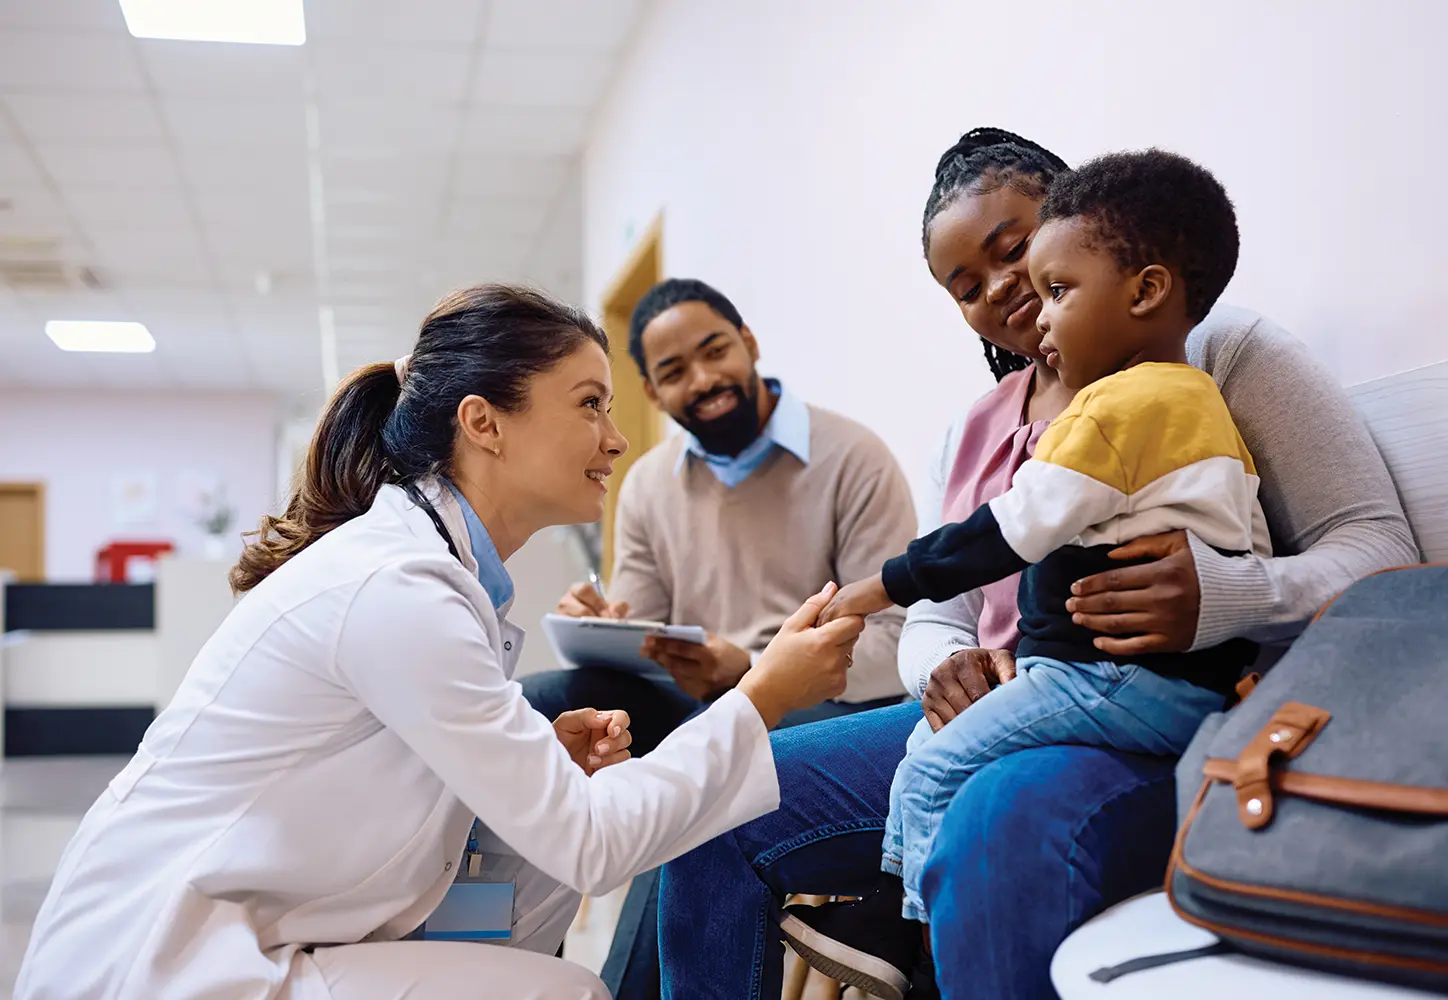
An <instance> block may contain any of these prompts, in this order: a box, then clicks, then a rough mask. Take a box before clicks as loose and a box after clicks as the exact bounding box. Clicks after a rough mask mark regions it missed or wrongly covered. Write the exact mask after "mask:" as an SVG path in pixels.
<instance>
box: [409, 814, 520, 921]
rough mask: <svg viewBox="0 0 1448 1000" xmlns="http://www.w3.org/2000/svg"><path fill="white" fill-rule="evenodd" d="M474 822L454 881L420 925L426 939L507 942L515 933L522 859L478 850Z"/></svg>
mask: <svg viewBox="0 0 1448 1000" xmlns="http://www.w3.org/2000/svg"><path fill="white" fill-rule="evenodd" d="M478 832H479V829H478V823H477V821H474V822H473V829H472V832H471V833H469V835H468V846H467V850H465V851H464V852H463V863H462V864H461V865H460V866H459V868H458V874H457V877H456V878H455V879H453V884H452V886H451V887H449V888H448V891H447V894H446V895H445V896H443V898H442V902H441V903H439V904H438V906H437V909H435V910H433V911H432V913H431V914H429V915H428V918H427V921H426V922H425V923H424V924H423V925H422V927H421V928H420V936H421V937H422V939H423V940H424V941H507V940H509V939H510V938H512V936H513V900H514V896H515V894H516V889H517V874H518V872H517V869H518V867H519V861H520V859H518V858H516V857H512V856H497V855H487V854H483V853H482V852H481V851H479V850H478Z"/></svg>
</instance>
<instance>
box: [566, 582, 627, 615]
mask: <svg viewBox="0 0 1448 1000" xmlns="http://www.w3.org/2000/svg"><path fill="white" fill-rule="evenodd" d="M628 612H629V607H628V601H613V602H609V601H605V600H604V599H603V598H602V597H600V596H599V593H598V591H597V590H594V589H593V584H591V583H588V582H586V581H585V582H584V583H575V584H574V585H573V586H571V587H569V588H568V593H566V594H564V595H563V597H562V598H560V599H559V601H558V607H556V608H554V609H553V613H554V614H555V615H565V616H567V617H569V618H627V617H628Z"/></svg>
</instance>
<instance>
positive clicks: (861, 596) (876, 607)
mask: <svg viewBox="0 0 1448 1000" xmlns="http://www.w3.org/2000/svg"><path fill="white" fill-rule="evenodd" d="M894 606H895V602H894V601H892V600H890V595H889V594H887V593H885V581H884V580H883V579H881V577H880V574H879V573H876V574H875V575H874V576H872V577H870V578H869V579H868V580H860V581H859V582H858V583H851V584H848V585H847V586H844V587H842V588H840V591H839V592H838V593H837V594H835V596H834V599H833V600H831V601H830V603H829V604H827V605H825V609H824V610H823V611H821V612H820V616H819V620H818V621H817V622H815V624H816V625H828V624H829V623H830V622H832V621H834V620H835V619H836V618H848V617H849V616H851V615H857V616H859V617H861V618H864V617H867V616H869V615H873V614H876V613H878V612H881V611H884V610H885V609H886V608H892V607H894Z"/></svg>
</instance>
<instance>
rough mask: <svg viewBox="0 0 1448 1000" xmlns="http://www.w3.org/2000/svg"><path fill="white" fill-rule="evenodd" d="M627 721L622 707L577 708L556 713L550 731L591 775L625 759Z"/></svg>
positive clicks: (627, 757)
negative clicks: (609, 709)
mask: <svg viewBox="0 0 1448 1000" xmlns="http://www.w3.org/2000/svg"><path fill="white" fill-rule="evenodd" d="M628 724H629V718H628V713H627V712H625V711H624V710H623V709H615V710H613V711H611V712H599V711H596V710H594V709H592V708H580V709H578V710H577V711H574V712H564V713H563V714H562V715H560V716H559V717H558V718H557V719H556V720H555V721H554V723H553V732H554V733H556V734H557V735H558V742H559V743H562V744H563V749H565V750H567V751H568V756H570V757H572V758H573V763H575V764H577V765H578V766H579V767H581V768H583V773H584V774H587V775H592V774H594V773H595V772H597V771H601V770H602V769H603V768H605V767H608V766H609V765H611V764H621V763H623V762H624V761H626V760H628V759H629V752H628V747H629V744H630V743H632V742H633V736H632V735H631V734H630V733H629V731H628Z"/></svg>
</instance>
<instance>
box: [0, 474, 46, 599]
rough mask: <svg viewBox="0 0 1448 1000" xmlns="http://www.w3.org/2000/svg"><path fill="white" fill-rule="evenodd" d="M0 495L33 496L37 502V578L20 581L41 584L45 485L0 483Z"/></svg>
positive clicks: (43, 559) (41, 483)
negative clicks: (38, 566) (38, 565)
mask: <svg viewBox="0 0 1448 1000" xmlns="http://www.w3.org/2000/svg"><path fill="white" fill-rule="evenodd" d="M0 493H21V494H24V495H26V496H34V497H35V499H36V500H37V501H38V507H37V509H38V511H39V514H38V517H37V523H38V530H39V534H38V535H37V536H36V551H37V554H38V555H39V561H40V568H39V576H37V577H36V578H35V579H34V580H22V581H20V582H26V583H42V582H44V580H45V483H43V482H9V481H0Z"/></svg>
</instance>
